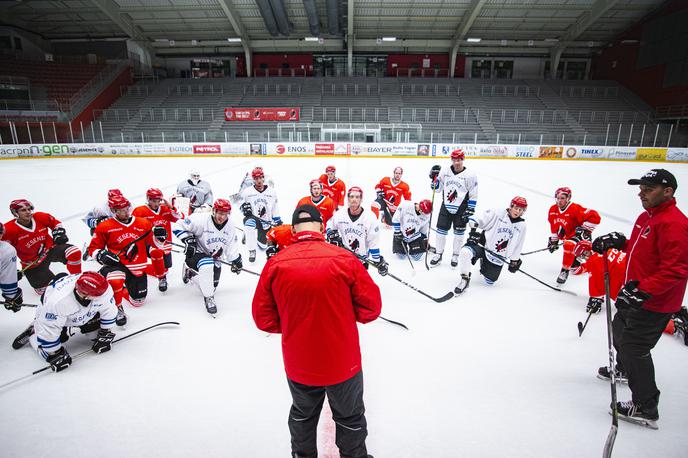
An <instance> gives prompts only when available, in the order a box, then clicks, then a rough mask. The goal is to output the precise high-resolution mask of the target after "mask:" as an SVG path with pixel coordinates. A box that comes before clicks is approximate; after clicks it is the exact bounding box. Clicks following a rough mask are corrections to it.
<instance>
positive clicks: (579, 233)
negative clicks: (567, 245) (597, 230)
mask: <svg viewBox="0 0 688 458" xmlns="http://www.w3.org/2000/svg"><path fill="white" fill-rule="evenodd" d="M571 240H572V241H574V242H576V243H578V242H580V241H581V240H590V241H591V240H592V232H590V231H589V230H588V229H586V228H584V227H583V226H578V227H577V228H576V235H574V236H573V237H572V238H571Z"/></svg>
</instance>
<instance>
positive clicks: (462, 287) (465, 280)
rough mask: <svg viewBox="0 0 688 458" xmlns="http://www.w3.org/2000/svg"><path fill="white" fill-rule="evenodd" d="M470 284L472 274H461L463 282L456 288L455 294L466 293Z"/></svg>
mask: <svg viewBox="0 0 688 458" xmlns="http://www.w3.org/2000/svg"><path fill="white" fill-rule="evenodd" d="M470 282H471V274H470V273H469V274H468V275H466V274H461V281H460V282H459V284H458V285H457V286H456V288H454V294H461V293H463V292H464V291H466V289H467V288H468V285H469V284H470Z"/></svg>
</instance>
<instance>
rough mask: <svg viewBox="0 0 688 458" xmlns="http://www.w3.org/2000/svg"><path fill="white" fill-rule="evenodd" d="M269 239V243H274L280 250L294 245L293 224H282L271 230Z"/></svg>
mask: <svg viewBox="0 0 688 458" xmlns="http://www.w3.org/2000/svg"><path fill="white" fill-rule="evenodd" d="M299 205H300V204H299ZM267 238H268V242H272V243H273V244H274V245H275V246H276V247H277V249H278V250H281V249H282V248H285V247H288V246H289V245H291V244H292V243H293V240H292V233H291V224H281V225H279V226H275V227H273V228H270V230H269V231H268V233H267Z"/></svg>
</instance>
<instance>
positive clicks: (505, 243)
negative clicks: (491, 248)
mask: <svg viewBox="0 0 688 458" xmlns="http://www.w3.org/2000/svg"><path fill="white" fill-rule="evenodd" d="M508 245H509V239H501V240H500V241H499V242H497V245H495V248H496V249H497V251H504V250H506V247H507V246H508Z"/></svg>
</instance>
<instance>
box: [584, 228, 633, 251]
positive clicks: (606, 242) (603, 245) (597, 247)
mask: <svg viewBox="0 0 688 458" xmlns="http://www.w3.org/2000/svg"><path fill="white" fill-rule="evenodd" d="M625 246H626V236H625V235H623V234H622V233H621V232H610V233H609V234H605V235H601V236H599V237H597V238H596V239H595V241H594V242H592V251H594V252H595V253H599V254H605V253H606V252H607V250H609V249H612V248H616V249H617V250H623V249H624V247H625Z"/></svg>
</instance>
